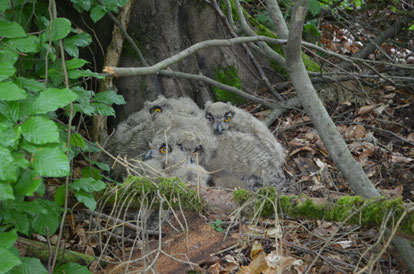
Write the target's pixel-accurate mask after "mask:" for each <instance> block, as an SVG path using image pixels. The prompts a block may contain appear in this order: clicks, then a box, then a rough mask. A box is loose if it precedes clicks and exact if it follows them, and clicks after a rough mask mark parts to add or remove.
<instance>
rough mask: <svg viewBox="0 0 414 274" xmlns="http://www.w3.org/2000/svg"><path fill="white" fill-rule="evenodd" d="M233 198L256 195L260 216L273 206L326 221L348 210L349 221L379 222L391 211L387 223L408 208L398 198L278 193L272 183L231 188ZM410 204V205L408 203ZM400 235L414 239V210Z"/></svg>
mask: <svg viewBox="0 0 414 274" xmlns="http://www.w3.org/2000/svg"><path fill="white" fill-rule="evenodd" d="M234 199H235V200H236V201H237V202H238V203H243V202H244V201H247V200H250V201H251V199H255V200H256V201H255V203H254V204H255V205H254V208H255V209H256V210H257V209H259V208H260V209H261V216H271V215H273V214H274V208H275V206H276V207H277V210H278V212H279V213H282V214H284V215H286V216H289V217H296V218H306V219H319V220H326V221H335V222H342V221H344V220H346V219H347V218H348V217H349V216H350V215H351V214H353V213H355V212H356V211H359V212H358V213H357V214H354V215H353V216H352V217H351V218H350V219H349V220H348V223H349V224H358V225H361V226H363V227H374V226H380V225H381V223H382V221H383V220H384V218H385V217H386V215H387V214H388V212H389V211H392V213H393V214H392V218H390V220H389V223H388V227H389V228H392V226H393V224H394V223H396V222H397V220H398V219H399V218H400V217H401V216H402V214H403V212H404V211H406V210H407V208H408V205H406V204H404V203H403V201H402V199H401V198H397V199H392V200H387V199H385V198H383V199H364V198H362V197H360V196H343V197H340V198H338V199H336V200H332V199H328V198H310V197H308V196H306V195H293V196H287V195H279V196H278V195H277V194H276V190H275V189H274V188H273V187H269V188H267V189H262V190H260V191H259V192H258V193H257V194H254V193H251V192H248V191H246V190H242V189H239V190H236V191H234ZM411 207H412V205H411ZM398 234H399V235H400V236H403V237H406V238H410V239H414V212H413V211H411V212H409V213H408V214H407V215H406V217H405V218H404V220H403V221H402V222H401V225H400V227H399V228H398Z"/></svg>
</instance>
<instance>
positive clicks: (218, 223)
mask: <svg viewBox="0 0 414 274" xmlns="http://www.w3.org/2000/svg"><path fill="white" fill-rule="evenodd" d="M221 224H222V221H221V220H220V219H217V220H216V221H215V222H214V223H210V226H211V227H212V228H213V229H214V230H215V231H217V232H224V229H223V228H222V227H221Z"/></svg>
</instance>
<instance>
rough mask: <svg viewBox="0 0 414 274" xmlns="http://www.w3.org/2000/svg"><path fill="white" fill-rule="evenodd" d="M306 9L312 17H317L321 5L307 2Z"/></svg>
mask: <svg viewBox="0 0 414 274" xmlns="http://www.w3.org/2000/svg"><path fill="white" fill-rule="evenodd" d="M308 9H309V11H310V12H311V13H312V15H313V16H316V15H319V13H320V12H321V4H320V3H319V1H318V0H309V4H308Z"/></svg>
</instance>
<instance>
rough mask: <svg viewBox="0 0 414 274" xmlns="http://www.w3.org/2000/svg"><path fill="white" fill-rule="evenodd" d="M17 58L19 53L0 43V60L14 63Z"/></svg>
mask: <svg viewBox="0 0 414 274" xmlns="http://www.w3.org/2000/svg"><path fill="white" fill-rule="evenodd" d="M17 59H19V54H18V53H17V52H16V51H13V50H12V49H10V48H8V47H5V46H3V45H1V44H0V62H9V63H12V64H14V63H16V61H17Z"/></svg>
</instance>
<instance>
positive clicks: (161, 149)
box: [160, 144, 171, 154]
mask: <svg viewBox="0 0 414 274" xmlns="http://www.w3.org/2000/svg"><path fill="white" fill-rule="evenodd" d="M160 152H161V153H162V154H166V153H168V152H171V148H170V147H169V146H168V148H167V146H166V145H165V144H163V145H162V146H161V147H160Z"/></svg>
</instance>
